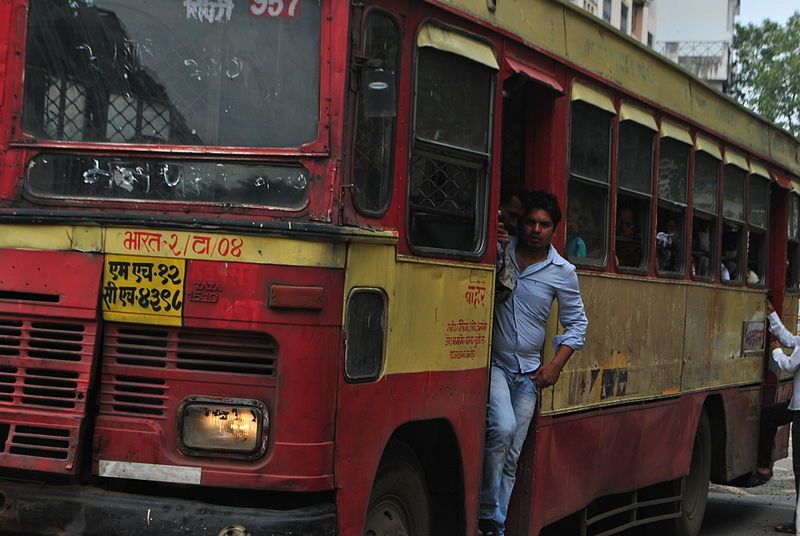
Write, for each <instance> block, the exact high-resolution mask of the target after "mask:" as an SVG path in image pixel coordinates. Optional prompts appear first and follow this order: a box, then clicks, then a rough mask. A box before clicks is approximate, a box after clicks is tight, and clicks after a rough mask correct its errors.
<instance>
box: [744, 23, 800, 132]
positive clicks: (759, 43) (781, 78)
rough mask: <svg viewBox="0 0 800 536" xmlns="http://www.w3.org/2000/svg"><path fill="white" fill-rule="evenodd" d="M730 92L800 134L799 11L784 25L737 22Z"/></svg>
mask: <svg viewBox="0 0 800 536" xmlns="http://www.w3.org/2000/svg"><path fill="white" fill-rule="evenodd" d="M733 58H734V71H733V83H732V85H731V92H732V94H733V96H734V98H736V99H737V100H738V101H739V102H741V103H742V104H743V105H745V106H747V107H748V108H750V109H752V110H754V111H755V112H756V113H759V114H761V115H762V116H764V117H766V118H767V119H769V120H770V121H773V122H775V123H777V124H778V125H781V126H782V127H784V128H785V129H786V130H788V131H789V132H791V133H792V134H794V135H795V136H796V137H800V11H797V12H795V14H794V15H792V16H791V17H789V20H787V21H786V24H785V25H780V24H778V23H776V22H773V21H771V20H769V19H767V20H765V21H763V22H762V23H761V24H752V23H751V24H747V25H746V26H743V25H741V24H737V25H736V31H735V32H734V36H733Z"/></svg>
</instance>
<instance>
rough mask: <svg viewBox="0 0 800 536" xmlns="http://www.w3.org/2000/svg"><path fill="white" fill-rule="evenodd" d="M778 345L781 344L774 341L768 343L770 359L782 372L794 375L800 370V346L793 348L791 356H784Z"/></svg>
mask: <svg viewBox="0 0 800 536" xmlns="http://www.w3.org/2000/svg"><path fill="white" fill-rule="evenodd" d="M780 345H781V343H780V342H778V341H776V340H773V341H772V342H771V343H770V348H772V359H773V360H774V361H775V363H776V364H777V365H778V368H780V369H781V370H782V371H784V372H788V373H789V374H794V373H795V372H796V371H797V369H798V368H800V346H795V347H794V350H793V351H792V354H791V355H786V354H785V353H783V348H781V346H780Z"/></svg>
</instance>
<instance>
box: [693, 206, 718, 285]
mask: <svg viewBox="0 0 800 536" xmlns="http://www.w3.org/2000/svg"><path fill="white" fill-rule="evenodd" d="M692 275H693V276H697V277H711V276H712V275H713V274H712V273H711V229H710V225H709V224H708V223H706V222H704V221H698V220H695V225H694V229H693V231H692Z"/></svg>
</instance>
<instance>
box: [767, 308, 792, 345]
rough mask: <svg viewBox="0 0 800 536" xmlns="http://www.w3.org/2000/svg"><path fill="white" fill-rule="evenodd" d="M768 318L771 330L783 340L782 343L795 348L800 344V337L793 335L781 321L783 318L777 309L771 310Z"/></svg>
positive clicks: (776, 336)
mask: <svg viewBox="0 0 800 536" xmlns="http://www.w3.org/2000/svg"><path fill="white" fill-rule="evenodd" d="M767 320H769V332H770V333H772V335H773V336H774V337H775V338H777V339H778V340H779V341H781V344H783V345H784V346H787V347H789V348H795V347H797V346H800V337H797V336H795V335H793V334H792V333H791V332H790V331H789V330H788V329H786V327H785V326H784V325H783V322H781V319H780V318H778V313H776V312H775V311H773V312H771V313H770V314H769V315H767Z"/></svg>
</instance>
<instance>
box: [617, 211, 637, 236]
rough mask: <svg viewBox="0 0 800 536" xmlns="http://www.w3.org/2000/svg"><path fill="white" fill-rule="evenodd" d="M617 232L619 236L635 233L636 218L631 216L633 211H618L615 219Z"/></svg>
mask: <svg viewBox="0 0 800 536" xmlns="http://www.w3.org/2000/svg"><path fill="white" fill-rule="evenodd" d="M617 234H618V235H620V236H634V235H636V220H635V219H634V217H633V212H631V211H630V210H623V211H621V212H620V213H619V218H618V219H617Z"/></svg>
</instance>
